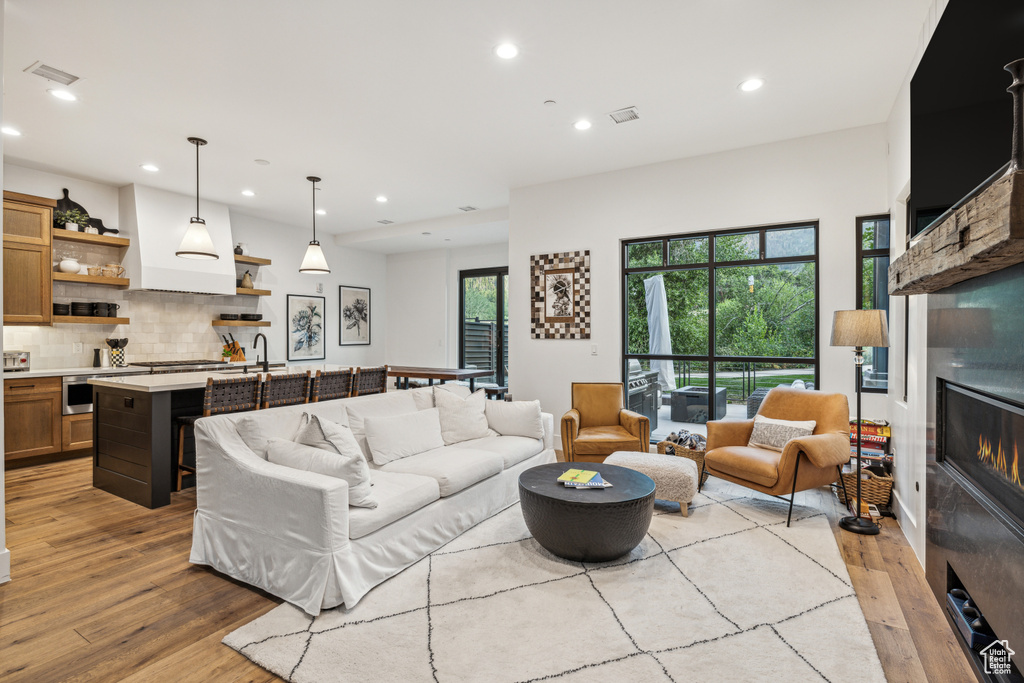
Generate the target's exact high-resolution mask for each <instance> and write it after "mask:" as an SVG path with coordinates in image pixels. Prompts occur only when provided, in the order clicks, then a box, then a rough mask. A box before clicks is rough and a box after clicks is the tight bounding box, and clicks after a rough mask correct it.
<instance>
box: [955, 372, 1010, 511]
mask: <svg viewBox="0 0 1024 683" xmlns="http://www.w3.org/2000/svg"><path fill="white" fill-rule="evenodd" d="M936 408H937V410H936V413H937V415H936V418H937V420H936V423H937V424H936V427H937V436H938V441H937V443H936V448H935V455H936V461H937V462H939V463H944V464H945V465H946V466H948V467H952V468H953V469H955V470H956V471H957V472H959V473H960V474H962V475H963V476H964V477H965V478H966V479H967V480H968V481H969V482H970V483H971V484H973V485H974V486H975V487H976V488H977V489H978V491H979V493H981V494H982V496H983V497H984V498H985V499H987V501H988V502H989V503H990V504H991V505H992V507H994V508H996V509H997V510H999V511H1000V512H1002V513H1003V514H1004V515H1006V516H1007V517H1008V518H1009V520H1010V521H1011V522H1013V523H1014V524H1016V525H1017V527H1018V528H1020V529H1024V484H1022V483H1021V476H1022V474H1024V462H1021V460H1020V455H1019V453H1020V450H1021V449H1022V448H1024V406H1021V405H1018V404H1016V403H1012V402H1010V401H1006V400H1004V399H1000V398H996V397H995V396H991V395H988V394H985V393H983V392H979V391H974V390H972V389H969V388H967V387H963V386H960V385H959V384H955V383H953V382H949V381H946V380H943V379H940V380H939V381H938V396H937V397H936Z"/></svg>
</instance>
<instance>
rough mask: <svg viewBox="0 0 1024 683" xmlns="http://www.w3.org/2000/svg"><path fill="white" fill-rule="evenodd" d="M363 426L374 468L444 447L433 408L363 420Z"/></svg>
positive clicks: (439, 426) (435, 410)
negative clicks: (376, 465)
mask: <svg viewBox="0 0 1024 683" xmlns="http://www.w3.org/2000/svg"><path fill="white" fill-rule="evenodd" d="M365 427H366V442H367V444H368V445H369V446H370V453H372V454H373V462H375V463H376V464H378V465H385V464H387V463H389V462H391V461H392V460H401V459H402V458H407V457H409V456H410V455H416V454H417V453H423V452H424V451H429V450H433V449H435V448H441V447H442V446H444V439H443V438H441V421H440V420H439V419H438V415H437V408H431V409H430V410H418V411H416V412H413V413H405V414H404V415H393V416H390V417H367V418H366V424H365Z"/></svg>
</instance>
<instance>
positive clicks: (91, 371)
mask: <svg viewBox="0 0 1024 683" xmlns="http://www.w3.org/2000/svg"><path fill="white" fill-rule="evenodd" d="M147 372H149V368H140V367H135V366H129V367H127V368H115V367H109V368H40V369H39V370H14V371H11V370H7V371H5V372H4V379H27V378H30V377H72V376H76V375H115V376H116V375H137V374H143V373H147Z"/></svg>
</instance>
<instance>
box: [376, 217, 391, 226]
mask: <svg viewBox="0 0 1024 683" xmlns="http://www.w3.org/2000/svg"><path fill="white" fill-rule="evenodd" d="M377 222H378V223H380V224H381V225H391V224H392V223H394V221H389V220H388V219H387V218H385V219H384V220H381V221H377Z"/></svg>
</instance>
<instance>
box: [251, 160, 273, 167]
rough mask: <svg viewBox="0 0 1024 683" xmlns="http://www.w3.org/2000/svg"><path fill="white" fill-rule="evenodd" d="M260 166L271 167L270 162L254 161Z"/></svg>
mask: <svg viewBox="0 0 1024 683" xmlns="http://www.w3.org/2000/svg"><path fill="white" fill-rule="evenodd" d="M254 161H255V162H256V163H257V164H258V165H259V166H270V162H269V161H267V160H266V159H254Z"/></svg>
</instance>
